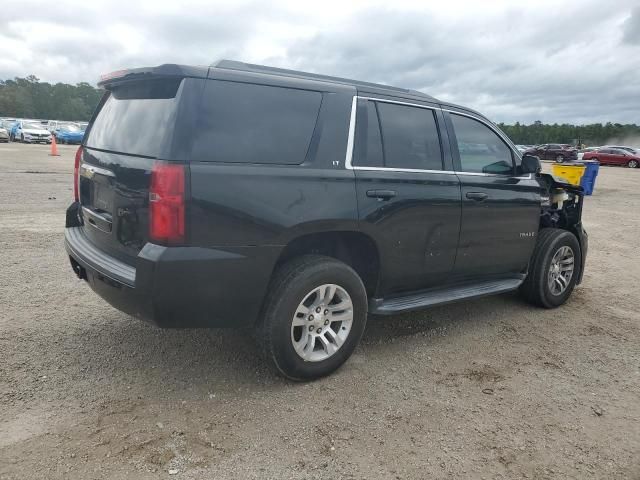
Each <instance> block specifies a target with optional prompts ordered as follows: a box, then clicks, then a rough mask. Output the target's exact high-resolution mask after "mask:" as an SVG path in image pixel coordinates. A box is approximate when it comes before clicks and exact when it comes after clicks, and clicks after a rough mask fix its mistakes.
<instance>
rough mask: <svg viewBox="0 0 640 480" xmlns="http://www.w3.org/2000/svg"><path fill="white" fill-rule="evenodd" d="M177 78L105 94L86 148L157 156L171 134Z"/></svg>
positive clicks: (123, 88) (114, 90) (126, 87)
mask: <svg viewBox="0 0 640 480" xmlns="http://www.w3.org/2000/svg"><path fill="white" fill-rule="evenodd" d="M179 85H180V79H177V80H176V79H171V80H152V81H147V82H141V83H136V84H129V85H123V86H121V87H117V88H115V89H113V90H112V91H111V93H109V94H107V95H108V97H107V98H106V100H105V102H104V104H103V105H102V108H100V111H99V112H98V115H97V117H96V119H95V121H94V122H93V124H92V126H91V130H90V131H89V136H88V137H87V146H89V147H94V148H100V149H103V150H111V151H114V152H124V153H130V154H135V155H145V156H150V157H157V156H158V155H159V153H160V148H161V144H162V142H163V141H164V140H165V139H166V138H167V136H168V135H170V133H171V132H172V131H173V126H174V122H175V112H176V103H177V101H176V93H177V91H178V87H179Z"/></svg>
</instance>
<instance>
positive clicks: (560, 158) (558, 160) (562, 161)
mask: <svg viewBox="0 0 640 480" xmlns="http://www.w3.org/2000/svg"><path fill="white" fill-rule="evenodd" d="M564 160H565V158H564V157H563V156H562V155H558V156H557V157H556V163H564Z"/></svg>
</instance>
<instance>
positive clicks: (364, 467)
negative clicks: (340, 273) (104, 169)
mask: <svg viewBox="0 0 640 480" xmlns="http://www.w3.org/2000/svg"><path fill="white" fill-rule="evenodd" d="M60 150H61V153H62V155H61V156H60V157H49V156H48V155H47V151H48V148H47V147H45V146H35V145H34V146H30V145H19V144H9V145H0V185H1V186H2V187H1V188H0V227H1V230H0V232H1V233H0V265H1V268H0V306H1V310H0V478H2V479H10V478H29V479H35V478H43V479H44V478H46V479H53V478H80V479H92V478H115V479H117V478H136V479H147V478H177V479H196V478H197V479H201V478H211V479H231V478H242V479H252V478H260V479H265V478H273V479H286V478H295V479H298V478H300V479H301V478H318V479H336V478H346V479H348V478H366V479H370V478H376V479H405V478H455V479H457V478H473V479H476V478H486V479H490V478H503V479H514V478H537V479H553V478H557V479H566V478H575V479H591V478H602V479H613V478H625V479H629V478H631V479H640V402H639V399H640V313H639V310H638V286H639V285H640V261H639V260H638V240H637V239H638V238H640V209H639V208H638V205H640V188H639V187H638V185H639V184H640V170H629V169H624V168H615V167H603V168H602V169H601V173H600V176H599V177H598V182H597V188H596V194H595V195H594V196H593V197H589V198H588V199H587V200H586V208H585V224H586V227H587V230H588V231H589V233H590V248H591V249H590V252H589V258H588V261H587V271H586V274H585V280H584V283H583V284H582V286H580V287H579V288H578V289H577V290H576V291H575V293H574V294H573V296H572V298H571V299H570V301H569V302H568V304H567V305H565V306H564V307H562V308H560V309H557V310H554V311H548V310H541V309H538V308H534V307H531V306H529V305H527V304H525V303H523V302H522V301H521V300H520V299H519V298H518V297H517V296H516V295H502V296H498V297H494V298H486V299H480V300H476V301H470V302H467V303H461V304H456V305H450V306H446V307H441V308H434V309H431V310H428V311H425V312H419V313H414V314H410V315H403V316H397V317H392V318H389V319H376V318H371V319H370V321H369V325H368V327H367V332H366V333H365V337H364V339H363V342H362V344H361V346H360V347H359V348H358V350H357V351H356V353H355V355H354V356H353V357H352V358H351V360H349V361H348V362H347V364H346V365H345V366H344V367H343V368H342V369H341V370H340V371H338V372H337V373H336V374H334V375H333V376H331V377H330V378H327V379H324V380H320V381H317V382H313V383H308V384H293V383H290V382H288V381H285V380H283V379H281V378H279V377H277V376H275V375H274V374H272V373H271V371H270V370H268V369H267V368H266V367H265V366H264V365H263V363H262V361H261V359H260V357H259V356H258V355H257V350H256V349H255V348H254V345H253V343H252V341H251V339H250V338H249V336H248V335H246V334H245V333H243V332H239V331H227V330H225V331H219V330H160V329H158V328H155V327H153V326H150V325H146V324H144V323H141V322H139V321H136V320H133V319H131V318H129V317H127V316H126V315H124V314H122V313H120V312H118V311H116V310H114V309H113V308H111V307H110V306H109V305H107V304H106V303H105V302H103V301H102V300H101V299H100V298H99V297H97V296H96V295H95V294H93V293H92V292H91V290H90V289H89V287H88V286H87V285H85V284H84V283H83V282H82V281H80V280H77V279H76V278H75V276H74V275H73V273H72V272H71V269H70V267H69V264H68V260H67V258H66V256H65V253H64V248H63V245H62V235H63V233H62V229H63V226H64V211H65V208H66V206H67V205H68V203H70V199H71V195H72V192H71V183H72V182H71V172H72V168H73V167H72V165H73V153H74V151H75V149H74V148H72V147H65V146H61V147H60Z"/></svg>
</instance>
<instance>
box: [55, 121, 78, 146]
mask: <svg viewBox="0 0 640 480" xmlns="http://www.w3.org/2000/svg"><path fill="white" fill-rule="evenodd" d="M53 135H54V136H55V137H56V141H57V142H59V143H77V144H80V143H82V138H83V137H84V129H82V128H80V127H79V126H78V125H76V124H75V123H70V124H68V125H63V126H61V127H59V128H58V129H57V130H55V131H54V132H53Z"/></svg>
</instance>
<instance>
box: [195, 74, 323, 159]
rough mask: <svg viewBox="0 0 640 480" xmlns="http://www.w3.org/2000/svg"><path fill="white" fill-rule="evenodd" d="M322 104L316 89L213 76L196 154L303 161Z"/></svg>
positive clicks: (197, 135)
mask: <svg viewBox="0 0 640 480" xmlns="http://www.w3.org/2000/svg"><path fill="white" fill-rule="evenodd" d="M321 102H322V94H321V93H320V92H315V91H309V90H297V89H291V88H282V87H271V86H267V85H255V84H249V83H236V82H227V81H218V80H209V81H207V86H206V88H205V92H204V98H203V102H202V107H201V114H200V121H199V122H198V125H197V126H196V131H195V132H194V139H193V152H192V156H193V158H194V159H195V160H199V161H203V162H207V161H210V162H225V163H255V164H283V165H296V164H301V163H302V162H304V160H305V157H306V155H307V149H308V148H309V144H310V142H311V136H312V135H313V130H314V128H315V125H316V121H317V119H318V113H319V111H320V104H321Z"/></svg>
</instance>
